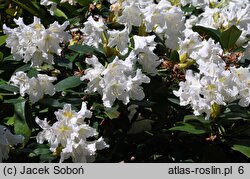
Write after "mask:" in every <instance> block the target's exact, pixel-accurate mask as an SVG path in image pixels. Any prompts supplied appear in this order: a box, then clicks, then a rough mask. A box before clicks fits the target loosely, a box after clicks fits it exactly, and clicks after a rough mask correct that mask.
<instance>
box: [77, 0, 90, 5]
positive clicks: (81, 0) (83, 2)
mask: <svg viewBox="0 0 250 179" xmlns="http://www.w3.org/2000/svg"><path fill="white" fill-rule="evenodd" d="M76 2H78V3H79V4H80V5H81V6H88V5H89V3H90V2H91V1H90V0H84V1H83V0H76Z"/></svg>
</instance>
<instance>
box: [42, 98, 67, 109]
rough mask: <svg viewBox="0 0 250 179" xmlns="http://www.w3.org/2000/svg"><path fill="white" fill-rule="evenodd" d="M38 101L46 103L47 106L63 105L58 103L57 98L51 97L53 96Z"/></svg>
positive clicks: (56, 106)
mask: <svg viewBox="0 0 250 179" xmlns="http://www.w3.org/2000/svg"><path fill="white" fill-rule="evenodd" d="M39 102H40V103H41V104H44V105H47V106H52V107H55V108H58V107H63V104H62V103H60V102H59V101H58V100H57V99H53V98H46V99H42V100H40V101H39Z"/></svg>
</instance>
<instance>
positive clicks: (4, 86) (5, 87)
mask: <svg viewBox="0 0 250 179" xmlns="http://www.w3.org/2000/svg"><path fill="white" fill-rule="evenodd" d="M0 89H3V90H6V91H10V92H14V93H18V92H19V88H18V87H16V86H13V85H9V84H0Z"/></svg>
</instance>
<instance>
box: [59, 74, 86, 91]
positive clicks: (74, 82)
mask: <svg viewBox="0 0 250 179" xmlns="http://www.w3.org/2000/svg"><path fill="white" fill-rule="evenodd" d="M81 83H82V81H81V80H80V77H79V76H70V77H68V78H66V79H64V80H62V81H60V82H58V83H57V84H56V85H55V88H56V91H57V92H59V91H64V90H66V89H70V88H74V87H77V86H79V85H80V84H81Z"/></svg>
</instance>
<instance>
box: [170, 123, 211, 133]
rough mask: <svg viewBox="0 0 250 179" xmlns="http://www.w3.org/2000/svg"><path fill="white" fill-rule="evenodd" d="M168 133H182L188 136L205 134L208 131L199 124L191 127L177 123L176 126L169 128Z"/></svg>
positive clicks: (188, 124)
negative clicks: (188, 134)
mask: <svg viewBox="0 0 250 179" xmlns="http://www.w3.org/2000/svg"><path fill="white" fill-rule="evenodd" d="M169 131H182V132H187V133H190V134H206V133H207V132H208V130H207V129H206V128H205V127H203V126H202V125H201V124H200V123H199V124H198V123H197V125H193V124H190V123H185V122H179V123H177V126H175V127H172V128H170V129H169Z"/></svg>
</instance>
